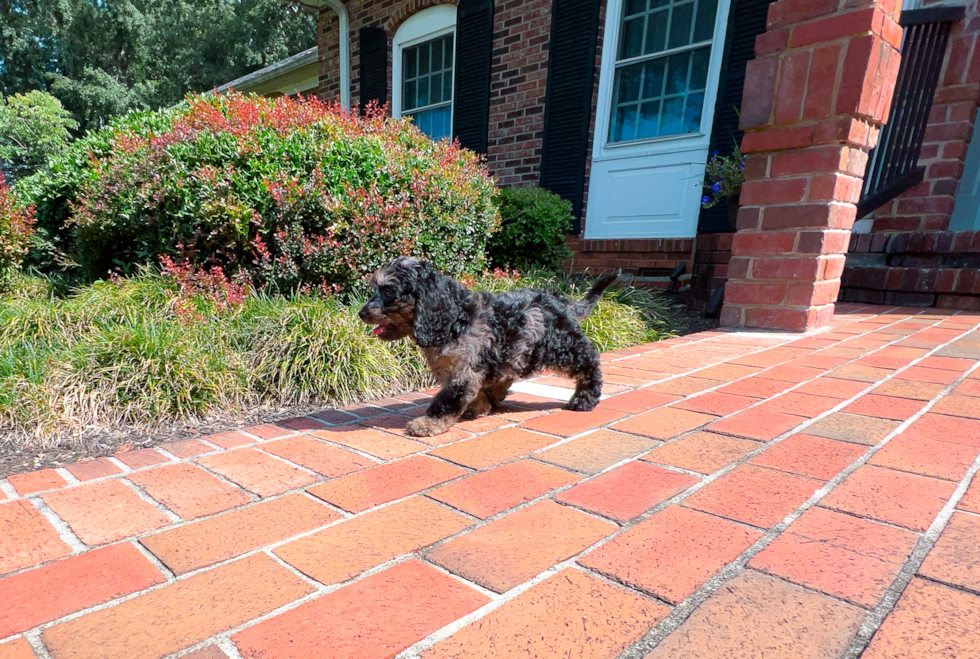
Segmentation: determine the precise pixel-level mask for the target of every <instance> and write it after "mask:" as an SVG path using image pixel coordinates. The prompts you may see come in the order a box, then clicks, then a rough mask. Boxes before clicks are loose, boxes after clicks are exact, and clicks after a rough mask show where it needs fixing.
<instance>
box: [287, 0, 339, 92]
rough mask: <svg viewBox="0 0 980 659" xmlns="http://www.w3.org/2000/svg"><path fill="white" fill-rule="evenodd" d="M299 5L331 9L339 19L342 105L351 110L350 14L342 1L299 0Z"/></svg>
mask: <svg viewBox="0 0 980 659" xmlns="http://www.w3.org/2000/svg"><path fill="white" fill-rule="evenodd" d="M298 4H302V5H306V6H307V7H313V8H315V9H320V8H322V7H330V8H331V9H333V10H334V13H336V14H337V18H338V19H339V23H340V25H339V31H340V34H339V35H338V39H337V41H338V43H339V47H340V104H341V106H343V107H344V108H345V109H348V110H349V109H350V14H348V12H347V7H346V6H344V3H343V2H341V0H299V2H298Z"/></svg>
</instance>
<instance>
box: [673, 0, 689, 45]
mask: <svg viewBox="0 0 980 659" xmlns="http://www.w3.org/2000/svg"><path fill="white" fill-rule="evenodd" d="M693 16H694V3H693V2H689V3H686V4H683V5H679V6H678V5H674V8H673V10H672V11H671V16H670V44H669V45H668V48H678V47H679V46H686V45H687V44H689V43H691V19H692V18H693Z"/></svg>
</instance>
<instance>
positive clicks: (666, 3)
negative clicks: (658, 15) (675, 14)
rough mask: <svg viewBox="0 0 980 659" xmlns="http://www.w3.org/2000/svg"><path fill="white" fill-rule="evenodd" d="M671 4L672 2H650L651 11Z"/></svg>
mask: <svg viewBox="0 0 980 659" xmlns="http://www.w3.org/2000/svg"><path fill="white" fill-rule="evenodd" d="M669 4H670V0H650V9H657V8H658V7H666V6H667V5H669Z"/></svg>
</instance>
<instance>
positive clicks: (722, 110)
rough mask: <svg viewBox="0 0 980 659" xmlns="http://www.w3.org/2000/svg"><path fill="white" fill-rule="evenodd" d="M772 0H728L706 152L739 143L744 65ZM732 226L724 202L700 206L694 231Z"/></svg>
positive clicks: (751, 56)
mask: <svg viewBox="0 0 980 659" xmlns="http://www.w3.org/2000/svg"><path fill="white" fill-rule="evenodd" d="M772 2H773V0H732V6H731V9H730V10H729V14H728V33H727V36H726V37H725V54H724V59H723V60H722V64H721V70H722V74H721V79H720V80H719V81H718V101H717V102H716V104H715V121H714V126H713V127H712V130H711V146H710V148H709V151H708V152H709V153H711V152H712V151H718V153H720V154H721V155H729V154H731V153H732V151H734V150H735V145H736V144H741V143H742V135H743V133H742V131H740V130H739V129H738V108H739V106H741V105H742V87H743V86H744V84H745V65H746V64H748V63H749V61H750V60H752V59H754V58H755V38H756V37H757V36H759V35H760V34H762V33H763V32H765V31H766V16H767V14H768V13H769V5H770V4H772ZM734 230H735V227H731V226H729V220H728V204H727V203H724V202H723V203H720V204H716V205H715V206H714V207H713V208H708V209H704V208H702V209H701V216H700V217H699V219H698V232H700V233H724V232H729V231H734Z"/></svg>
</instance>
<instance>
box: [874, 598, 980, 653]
mask: <svg viewBox="0 0 980 659" xmlns="http://www.w3.org/2000/svg"><path fill="white" fill-rule="evenodd" d="M978 629H980V597H977V596H976V595H971V594H969V593H964V592H963V591H959V590H954V589H952V588H949V587H947V586H943V585H940V584H934V583H930V582H928V581H925V580H923V579H913V580H912V581H911V583H909V585H908V586H907V587H906V589H905V592H904V593H902V597H901V599H899V600H898V604H896V605H895V609H894V610H893V611H892V612H891V613H890V614H889V615H888V617H887V618H885V622H884V623H882V625H881V628H879V629H878V631H877V632H876V633H875V635H874V638H872V639H871V645H869V646H868V649H867V650H865V652H864V655H863V659H953V658H954V657H955V658H956V659H959V658H960V657H977V656H980V635H978V633H977V630H978Z"/></svg>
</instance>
